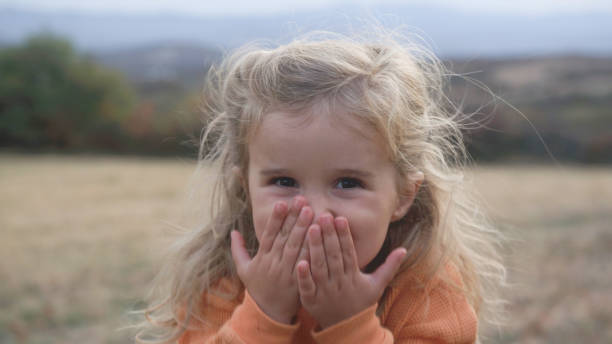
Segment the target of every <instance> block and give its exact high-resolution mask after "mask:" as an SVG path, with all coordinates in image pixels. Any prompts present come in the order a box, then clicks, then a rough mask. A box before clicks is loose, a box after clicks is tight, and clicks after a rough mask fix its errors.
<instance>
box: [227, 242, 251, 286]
mask: <svg viewBox="0 0 612 344" xmlns="http://www.w3.org/2000/svg"><path fill="white" fill-rule="evenodd" d="M230 235H231V239H232V243H231V250H232V257H233V258H234V264H236V272H238V277H240V278H241V279H242V277H243V276H244V272H245V270H246V267H247V265H248V264H249V262H250V261H251V257H250V256H249V252H247V250H246V248H245V247H244V238H242V235H241V234H240V233H239V232H238V231H235V230H233V231H232V232H231V234H230Z"/></svg>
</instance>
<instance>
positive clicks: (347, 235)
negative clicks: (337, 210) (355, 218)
mask: <svg viewBox="0 0 612 344" xmlns="http://www.w3.org/2000/svg"><path fill="white" fill-rule="evenodd" d="M334 223H335V224H336V231H337V232H338V241H339V242H340V248H341V250H342V263H343V266H344V272H346V273H348V272H351V271H359V263H358V261H357V253H356V251H355V244H354V243H353V237H352V236H351V230H350V229H349V224H348V220H347V219H346V218H345V217H338V218H336V219H335V220H334Z"/></svg>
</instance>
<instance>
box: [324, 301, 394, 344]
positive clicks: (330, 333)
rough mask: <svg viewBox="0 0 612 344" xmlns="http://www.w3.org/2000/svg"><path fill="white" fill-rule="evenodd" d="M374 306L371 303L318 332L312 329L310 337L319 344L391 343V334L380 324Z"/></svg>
mask: <svg viewBox="0 0 612 344" xmlns="http://www.w3.org/2000/svg"><path fill="white" fill-rule="evenodd" d="M376 306H377V305H372V306H370V307H369V308H366V309H365V310H363V311H361V312H360V313H357V314H355V315H354V316H352V317H350V318H348V319H346V320H343V321H341V322H339V323H337V324H335V325H333V326H330V327H328V328H326V329H324V330H322V331H320V332H315V331H313V333H312V337H313V338H314V339H315V341H316V342H317V343H319V344H332V343H334V344H343V343H346V344H349V343H350V344H354V343H376V344H383V343H384V344H391V343H393V335H392V334H391V332H390V331H389V330H388V329H386V328H384V327H382V326H381V324H380V320H379V318H378V317H377V316H376Z"/></svg>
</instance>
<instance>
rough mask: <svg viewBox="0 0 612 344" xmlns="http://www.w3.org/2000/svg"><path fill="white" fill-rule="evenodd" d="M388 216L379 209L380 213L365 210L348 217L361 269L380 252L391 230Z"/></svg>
mask: <svg viewBox="0 0 612 344" xmlns="http://www.w3.org/2000/svg"><path fill="white" fill-rule="evenodd" d="M387 215H388V214H385V212H384V211H381V210H380V209H378V212H376V211H374V212H372V211H367V210H363V211H361V212H356V213H353V214H352V216H351V215H348V216H347V218H348V220H349V226H350V228H351V234H352V236H353V243H354V244H355V250H356V252H357V260H358V262H359V267H360V268H364V267H365V266H366V265H367V264H368V263H369V262H371V261H372V259H374V257H376V255H377V254H378V252H379V251H380V249H381V247H382V245H383V243H384V241H385V237H386V236H387V231H388V229H389V218H388V216H387Z"/></svg>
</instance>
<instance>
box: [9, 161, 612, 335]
mask: <svg viewBox="0 0 612 344" xmlns="http://www.w3.org/2000/svg"><path fill="white" fill-rule="evenodd" d="M192 168H193V165H192V163H191V162H189V161H183V160H180V159H165V160H156V159H134V158H115V157H112V158H110V157H109V158H104V157H95V158H91V157H63V156H50V155H49V156H36V155H32V156H29V155H9V154H3V155H0V309H2V311H1V312H0V343H128V342H131V339H130V337H131V335H132V333H131V332H130V331H125V330H124V331H119V330H117V329H118V328H119V327H121V326H123V325H125V324H126V323H127V322H128V321H129V320H130V318H129V317H128V316H127V315H126V312H127V311H128V310H130V309H133V308H134V307H138V306H141V305H142V304H141V298H142V296H143V295H144V294H145V292H146V290H147V287H148V283H149V282H150V280H151V279H152V277H153V275H154V273H155V271H156V270H157V268H158V266H159V263H160V260H161V253H160V252H161V251H162V250H163V248H164V247H165V246H166V245H167V243H168V242H169V240H171V236H170V235H169V234H168V229H169V225H168V224H167V223H166V221H170V222H172V221H174V220H177V219H178V217H179V214H180V211H181V204H182V203H181V195H182V194H183V192H184V191H185V189H184V188H185V186H186V182H187V180H188V178H189V177H190V174H191V172H192ZM473 178H474V183H475V184H476V186H477V188H478V189H479V190H480V192H481V194H482V197H483V199H484V201H485V202H486V204H487V205H488V207H489V208H490V212H491V214H492V216H493V218H494V219H495V220H496V221H497V222H498V223H499V224H500V226H501V228H503V230H504V232H506V233H507V234H508V235H509V236H510V237H512V238H513V241H512V242H510V243H509V244H508V249H507V255H508V266H509V274H510V281H511V282H512V283H513V287H512V288H511V289H510V290H508V292H507V295H506V296H507V298H508V300H509V301H510V306H509V308H508V312H509V314H508V325H507V326H506V327H504V328H502V329H501V330H500V332H497V331H494V330H492V329H485V332H486V333H487V334H489V335H490V336H491V337H490V339H489V340H487V341H485V342H492V343H587V342H588V343H610V342H612V292H611V290H612V264H611V262H612V225H611V223H612V168H603V167H600V168H593V167H591V168H586V167H562V168H559V167H554V168H553V167H537V166H511V165H508V166H504V165H496V166H486V167H480V168H478V169H476V170H475V171H474V173H473Z"/></svg>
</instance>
